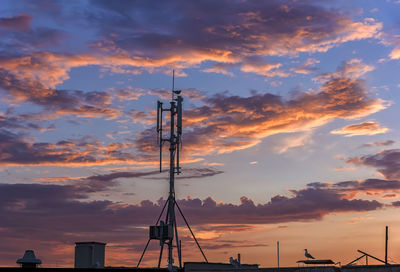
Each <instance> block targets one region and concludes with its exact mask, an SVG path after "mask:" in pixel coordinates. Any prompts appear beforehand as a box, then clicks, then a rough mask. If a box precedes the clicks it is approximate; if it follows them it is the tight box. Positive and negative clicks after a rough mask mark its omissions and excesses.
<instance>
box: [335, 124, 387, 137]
mask: <svg viewBox="0 0 400 272" xmlns="http://www.w3.org/2000/svg"><path fill="white" fill-rule="evenodd" d="M388 130H389V129H388V128H386V127H382V126H381V125H380V124H379V123H377V122H371V121H370V122H362V123H359V124H351V125H347V126H345V127H343V128H340V129H335V130H332V131H331V133H332V134H339V135H344V136H345V137H353V136H360V135H376V134H381V133H386V132H387V131H388Z"/></svg>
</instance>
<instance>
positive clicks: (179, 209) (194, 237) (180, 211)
mask: <svg viewBox="0 0 400 272" xmlns="http://www.w3.org/2000/svg"><path fill="white" fill-rule="evenodd" d="M175 204H176V207H177V208H178V211H179V213H180V214H181V215H182V218H183V220H184V221H185V223H186V226H187V227H188V229H189V231H190V233H191V234H192V236H193V239H194V241H195V242H196V244H197V247H198V248H199V249H200V252H201V254H202V255H203V258H204V260H205V261H206V263H208V260H207V257H206V255H205V254H204V252H203V250H202V249H201V246H200V244H199V242H198V241H197V239H196V236H194V233H193V231H192V229H191V228H190V226H189V223H188V221H187V220H186V218H185V216H184V215H183V212H182V210H181V208H179V205H178V203H177V202H176V201H175Z"/></svg>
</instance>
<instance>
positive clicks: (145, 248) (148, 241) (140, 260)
mask: <svg viewBox="0 0 400 272" xmlns="http://www.w3.org/2000/svg"><path fill="white" fill-rule="evenodd" d="M149 244H150V239H149V240H147V244H146V246H145V247H144V250H143V252H142V256H140V259H139V262H138V264H137V266H136V267H137V268H139V265H140V263H141V262H142V259H143V256H144V253H145V252H146V250H147V247H148V246H149Z"/></svg>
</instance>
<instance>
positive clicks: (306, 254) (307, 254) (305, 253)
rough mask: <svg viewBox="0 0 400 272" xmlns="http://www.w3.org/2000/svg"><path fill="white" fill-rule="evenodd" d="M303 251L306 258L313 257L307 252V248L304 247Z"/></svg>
mask: <svg viewBox="0 0 400 272" xmlns="http://www.w3.org/2000/svg"><path fill="white" fill-rule="evenodd" d="M304 251H305V252H304V256H306V257H307V259H315V258H314V257H313V256H311V254H310V253H308V251H307V248H305V249H304Z"/></svg>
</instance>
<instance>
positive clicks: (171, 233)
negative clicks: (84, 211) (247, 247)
mask: <svg viewBox="0 0 400 272" xmlns="http://www.w3.org/2000/svg"><path fill="white" fill-rule="evenodd" d="M174 84H175V71H173V72H172V98H171V102H169V103H170V108H164V107H163V102H160V101H157V143H158V144H159V146H160V172H162V149H163V144H164V143H165V142H169V195H168V199H167V201H166V202H165V204H164V206H163V208H162V210H161V213H160V215H159V216H158V219H157V221H156V223H155V225H154V226H150V228H149V231H150V233H149V239H148V241H147V244H146V246H145V248H144V250H143V253H142V255H141V256H140V259H139V262H138V264H137V267H139V265H140V263H141V262H142V259H143V256H144V254H145V253H146V250H147V247H148V246H149V244H150V241H151V240H158V241H160V255H159V258H158V268H160V266H161V260H162V255H163V250H164V245H167V246H168V268H169V269H173V264H174V258H173V249H174V247H175V248H176V252H177V255H178V260H179V268H182V247H181V241H180V240H179V238H178V226H177V223H176V216H175V207H176V208H177V210H178V211H179V213H180V215H181V216H182V218H183V220H184V221H185V224H186V226H187V228H188V229H189V231H190V233H191V235H192V237H193V239H194V241H195V242H196V244H197V246H198V248H199V249H200V252H201V254H202V255H203V258H204V260H205V261H206V262H207V263H208V260H207V258H206V255H205V254H204V252H203V250H202V249H201V247H200V244H199V242H198V241H197V239H196V236H195V235H194V233H193V231H192V229H191V228H190V226H189V223H188V221H187V220H186V218H185V216H184V215H183V212H182V210H181V208H180V207H179V205H178V203H177V202H176V200H175V174H177V175H179V174H180V173H181V167H180V166H179V150H180V148H181V145H182V140H181V137H182V102H183V98H182V96H180V93H181V91H180V90H175V86H174ZM175 95H177V96H176V98H175ZM163 112H169V113H170V133H169V138H164V135H163ZM175 159H176V160H175ZM167 206H168V208H167V212H166V214H165V221H162V220H161V218H162V216H163V214H164V211H165V208H166V207H167ZM174 239H175V243H176V246H174Z"/></svg>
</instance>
